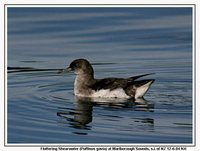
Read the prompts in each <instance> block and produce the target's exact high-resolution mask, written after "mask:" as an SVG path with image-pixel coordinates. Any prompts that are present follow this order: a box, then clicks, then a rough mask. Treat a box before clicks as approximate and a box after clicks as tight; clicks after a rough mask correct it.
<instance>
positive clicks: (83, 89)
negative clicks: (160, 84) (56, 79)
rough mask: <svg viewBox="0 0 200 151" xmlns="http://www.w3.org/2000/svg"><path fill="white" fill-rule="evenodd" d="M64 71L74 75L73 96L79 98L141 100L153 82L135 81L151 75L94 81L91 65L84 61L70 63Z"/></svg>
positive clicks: (147, 80) (146, 80)
mask: <svg viewBox="0 0 200 151" xmlns="http://www.w3.org/2000/svg"><path fill="white" fill-rule="evenodd" d="M66 70H67V71H69V72H74V73H75V74H76V78H75V82H74V94H75V95H76V96H80V97H103V98H127V99H129V98H135V99H137V98H142V97H143V96H144V95H145V93H146V92H147V91H148V89H149V87H150V85H151V84H152V83H153V82H154V81H155V79H144V80H137V79H139V78H141V77H144V76H147V75H151V74H153V73H150V74H142V75H137V76H133V77H129V78H104V79H95V78H94V70H93V68H92V65H91V64H90V62H89V61H88V60H86V59H76V60H74V61H72V62H71V64H70V65H69V67H68V68H67V69H66Z"/></svg>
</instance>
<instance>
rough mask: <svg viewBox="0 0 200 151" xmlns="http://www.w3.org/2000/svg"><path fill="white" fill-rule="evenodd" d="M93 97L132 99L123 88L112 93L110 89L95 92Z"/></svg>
mask: <svg viewBox="0 0 200 151" xmlns="http://www.w3.org/2000/svg"><path fill="white" fill-rule="evenodd" d="M91 97H105V98H130V96H128V95H127V94H126V93H125V92H124V90H123V89H122V88H119V89H115V90H112V91H110V90H109V89H102V90H98V91H93V94H91Z"/></svg>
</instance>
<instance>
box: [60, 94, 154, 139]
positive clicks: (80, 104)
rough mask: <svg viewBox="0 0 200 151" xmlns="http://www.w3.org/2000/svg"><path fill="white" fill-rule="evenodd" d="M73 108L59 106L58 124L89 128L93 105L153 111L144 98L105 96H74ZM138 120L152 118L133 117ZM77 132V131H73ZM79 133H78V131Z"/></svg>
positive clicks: (144, 121)
mask: <svg viewBox="0 0 200 151" xmlns="http://www.w3.org/2000/svg"><path fill="white" fill-rule="evenodd" d="M74 104H75V107H74V109H69V108H59V110H60V111H59V112H57V116H59V117H61V120H60V124H64V125H65V124H70V125H71V127H73V128H76V129H86V130H90V129H91V126H89V123H91V122H92V118H93V116H92V113H93V107H94V106H99V107H106V108H113V109H120V108H121V109H122V108H133V109H134V110H135V111H147V112H153V109H154V104H150V103H148V102H147V101H146V100H145V99H144V98H140V99H136V100H133V99H131V100H130V99H129V100H127V99H126V100H124V99H114V98H113V99H112V98H109V99H105V98H87V97H77V96H75V102H74ZM133 119H135V120H136V122H138V120H139V121H140V122H142V123H150V124H153V123H154V121H153V119H150V118H144V119H142V118H140V119H139V118H133ZM75 133H78V132H75ZM78 134H80V133H78ZM81 135H87V133H81Z"/></svg>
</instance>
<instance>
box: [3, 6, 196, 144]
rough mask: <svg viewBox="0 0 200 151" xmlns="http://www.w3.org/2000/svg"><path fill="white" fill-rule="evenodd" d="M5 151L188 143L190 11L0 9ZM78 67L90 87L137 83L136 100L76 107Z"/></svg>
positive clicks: (78, 102)
mask: <svg viewBox="0 0 200 151" xmlns="http://www.w3.org/2000/svg"><path fill="white" fill-rule="evenodd" d="M7 11H8V52H7V53H8V61H7V62H8V72H7V78H8V80H7V81H8V82H7V85H8V86H7V94H8V99H7V109H8V113H7V122H8V123H7V125H8V127H7V142H8V143H9V144H13V143H25V144H26V143H51V144H52V143H65V144H66V143H132V144H135V143H137V144H138V143H139V144H140V143H170V144H174V143H176V144H177V143H178V144H179V143H184V144H191V143H192V139H193V138H192V127H193V125H192V123H193V122H192V9H191V8H172V7H171V8H138V7H137V8H136V7H129V8H123V7H119V8H97V7H94V8H69V7H66V8H22V7H18V8H14V7H10V8H8V10H7ZM77 58H87V59H88V60H90V61H91V63H92V64H93V67H94V70H95V77H96V78H104V77H129V76H133V75H138V74H144V73H156V74H154V75H151V76H149V78H155V79H156V81H155V83H154V84H153V85H152V87H151V88H150V90H149V91H148V93H147V94H146V96H145V98H144V99H139V100H119V99H117V100H116V99H114V100H109V99H98V98H96V99H92V100H90V99H86V98H77V97H75V96H74V95H73V81H74V78H75V76H74V74H72V73H64V74H58V73H57V72H58V71H59V69H62V68H65V67H67V66H68V65H69V63H70V62H71V61H72V60H74V59H77Z"/></svg>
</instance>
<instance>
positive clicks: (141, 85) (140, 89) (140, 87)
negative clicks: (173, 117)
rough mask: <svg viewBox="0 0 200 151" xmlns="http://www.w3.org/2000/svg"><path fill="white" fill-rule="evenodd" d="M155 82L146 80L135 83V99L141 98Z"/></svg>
mask: <svg viewBox="0 0 200 151" xmlns="http://www.w3.org/2000/svg"><path fill="white" fill-rule="evenodd" d="M154 81H155V79H146V80H140V81H135V84H134V86H135V87H136V93H135V98H141V97H143V96H144V95H145V93H146V92H147V91H148V89H149V87H150V85H151V84H152V83H153V82H154Z"/></svg>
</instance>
